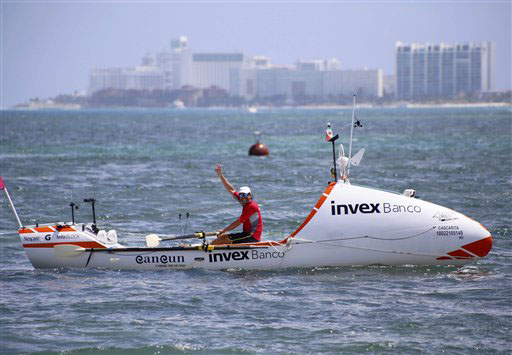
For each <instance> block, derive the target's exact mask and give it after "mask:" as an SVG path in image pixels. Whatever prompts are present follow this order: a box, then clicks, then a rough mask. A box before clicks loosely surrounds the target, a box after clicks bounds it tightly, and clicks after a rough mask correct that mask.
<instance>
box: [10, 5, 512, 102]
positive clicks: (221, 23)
mask: <svg viewBox="0 0 512 355" xmlns="http://www.w3.org/2000/svg"><path fill="white" fill-rule="evenodd" d="M1 6H2V8H1V13H2V31H1V32H2V35H1V36H2V40H1V43H2V50H1V52H2V54H1V55H2V58H1V67H2V68H1V69H2V70H1V74H2V75H1V78H2V79H1V81H2V82H1V88H2V93H1V104H2V106H3V107H6V106H11V105H14V104H17V103H20V102H23V101H26V100H28V99H29V98H32V97H40V98H45V97H51V96H55V95H58V94H60V93H72V92H74V91H75V90H78V91H84V92H85V91H86V90H87V85H88V78H89V72H90V70H91V69H92V68H94V67H129V66H135V65H139V64H140V58H141V57H142V56H143V55H144V53H146V52H147V51H148V50H149V51H150V52H152V53H153V54H155V53H157V52H159V51H161V50H163V49H164V48H167V47H168V46H169V43H170V41H171V39H172V38H176V37H178V36H180V35H186V36H187V37H188V38H189V41H190V42H191V43H193V44H192V47H193V48H194V50H195V51H197V52H243V53H246V54H247V55H264V56H267V57H269V58H271V60H272V62H273V63H275V64H283V65H290V64H293V63H295V62H297V61H298V60H311V59H319V58H333V57H334V58H338V59H339V60H340V62H341V67H342V69H361V68H364V67H368V68H381V69H383V71H384V74H386V75H393V74H395V43H396V42H397V41H402V42H405V43H408V42H424V43H428V42H430V43H433V42H435V43H439V42H446V43H451V42H452V43H453V42H467V43H470V42H479V41H489V40H490V41H494V42H495V43H496V89H497V90H506V89H508V90H510V86H511V84H510V82H511V79H510V77H511V68H510V66H511V64H510V63H511V54H510V52H511V49H510V48H511V44H510V42H511V34H510V33H511V19H510V10H511V4H510V2H503V1H495V2H471V3H469V2H450V3H433V4H432V3H425V2H416V3H411V2H407V3H406V2H379V3H376V2H362V3H354V2H338V3H333V2H320V3H304V2H301V3H284V2H275V3H261V4H256V3H250V2H244V3H227V2H196V3H191V4H186V3H180V2H168V3H165V2H164V3H148V4H143V3H137V2H126V3H117V2H116V3H111V2H108V3H96V2H92V3H83V2H74V3H62V2H56V3H55V2H48V3H29V2H16V1H3V2H2V5H1Z"/></svg>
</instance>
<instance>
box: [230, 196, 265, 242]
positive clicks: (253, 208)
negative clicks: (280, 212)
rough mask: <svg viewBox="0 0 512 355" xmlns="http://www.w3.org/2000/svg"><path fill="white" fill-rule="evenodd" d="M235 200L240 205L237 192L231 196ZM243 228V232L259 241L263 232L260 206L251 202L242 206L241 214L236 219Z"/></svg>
mask: <svg viewBox="0 0 512 355" xmlns="http://www.w3.org/2000/svg"><path fill="white" fill-rule="evenodd" d="M233 195H234V197H235V199H236V200H237V201H238V202H240V204H242V201H241V200H240V196H239V194H238V192H237V191H235V193H234V194H233ZM238 220H239V221H240V223H242V224H243V226H244V232H246V233H249V234H252V236H253V237H254V239H256V240H257V241H260V239H261V232H262V231H263V220H262V219H261V213H260V206H258V204H257V203H256V202H254V201H253V200H251V202H249V203H247V204H245V205H242V214H241V215H240V217H239V218H238Z"/></svg>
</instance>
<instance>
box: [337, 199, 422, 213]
mask: <svg viewBox="0 0 512 355" xmlns="http://www.w3.org/2000/svg"><path fill="white" fill-rule="evenodd" d="M380 208H381V204H380V203H361V204H359V203H356V204H354V205H353V204H350V203H349V204H346V205H336V204H335V202H334V201H331V214H332V215H333V216H340V215H347V214H358V213H364V214H371V213H420V212H421V207H420V206H417V205H393V204H391V203H388V202H384V203H383V204H382V210H381V209H380Z"/></svg>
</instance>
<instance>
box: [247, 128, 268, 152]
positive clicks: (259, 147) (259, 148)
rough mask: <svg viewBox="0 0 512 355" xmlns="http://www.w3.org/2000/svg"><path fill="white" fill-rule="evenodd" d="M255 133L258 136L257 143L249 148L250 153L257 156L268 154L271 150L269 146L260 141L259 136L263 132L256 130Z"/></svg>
mask: <svg viewBox="0 0 512 355" xmlns="http://www.w3.org/2000/svg"><path fill="white" fill-rule="evenodd" d="M254 135H255V136H256V143H254V144H253V145H252V146H251V147H250V148H249V155H255V156H263V155H268V154H269V153H270V152H269V150H268V147H267V146H266V145H265V144H263V143H260V141H259V139H258V138H259V136H260V135H261V132H258V131H256V132H254Z"/></svg>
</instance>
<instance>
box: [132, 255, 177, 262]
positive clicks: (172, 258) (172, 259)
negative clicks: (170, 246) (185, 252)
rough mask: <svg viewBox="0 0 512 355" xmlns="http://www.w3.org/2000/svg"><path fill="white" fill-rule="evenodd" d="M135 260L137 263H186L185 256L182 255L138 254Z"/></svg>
mask: <svg viewBox="0 0 512 355" xmlns="http://www.w3.org/2000/svg"><path fill="white" fill-rule="evenodd" d="M135 262H136V263H137V264H175V263H184V262H185V257H184V256H181V255H173V256H170V255H169V256H167V255H160V256H158V255H152V256H142V255H137V256H136V257H135Z"/></svg>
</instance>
